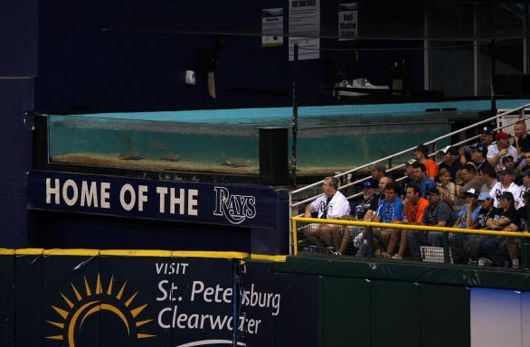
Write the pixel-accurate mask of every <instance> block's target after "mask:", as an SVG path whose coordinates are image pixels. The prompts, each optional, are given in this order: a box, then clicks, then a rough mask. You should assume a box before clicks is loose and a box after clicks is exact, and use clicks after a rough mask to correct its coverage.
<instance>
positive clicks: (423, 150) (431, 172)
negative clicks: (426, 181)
mask: <svg viewBox="0 0 530 347" xmlns="http://www.w3.org/2000/svg"><path fill="white" fill-rule="evenodd" d="M414 156H415V159H416V160H417V161H418V162H419V163H421V164H423V165H425V169H426V172H427V176H428V177H429V178H430V179H431V180H434V179H435V178H436V177H437V176H438V164H436V162H435V161H434V160H432V159H429V148H428V147H427V146H425V145H419V146H418V147H416V149H415V150H414Z"/></svg>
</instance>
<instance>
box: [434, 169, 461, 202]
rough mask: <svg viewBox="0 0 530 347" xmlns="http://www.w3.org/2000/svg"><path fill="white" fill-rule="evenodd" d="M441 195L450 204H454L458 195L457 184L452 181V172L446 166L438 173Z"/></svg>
mask: <svg viewBox="0 0 530 347" xmlns="http://www.w3.org/2000/svg"><path fill="white" fill-rule="evenodd" d="M436 186H437V187H438V189H439V190H440V196H441V198H442V200H443V201H445V202H446V203H447V204H448V205H449V206H451V207H452V206H453V204H454V201H455V195H456V185H455V184H454V183H453V182H451V174H450V173H449V171H448V170H447V169H446V168H441V169H440V171H439V173H438V183H437V184H436Z"/></svg>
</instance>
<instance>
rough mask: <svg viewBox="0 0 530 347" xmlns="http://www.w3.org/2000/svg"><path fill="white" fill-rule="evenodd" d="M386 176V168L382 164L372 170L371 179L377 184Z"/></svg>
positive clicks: (376, 165)
mask: <svg viewBox="0 0 530 347" xmlns="http://www.w3.org/2000/svg"><path fill="white" fill-rule="evenodd" d="M385 176H386V166H385V164H383V163H377V164H375V165H374V167H373V168H372V179H373V180H375V181H376V182H377V183H379V181H380V180H381V178H383V177H385Z"/></svg>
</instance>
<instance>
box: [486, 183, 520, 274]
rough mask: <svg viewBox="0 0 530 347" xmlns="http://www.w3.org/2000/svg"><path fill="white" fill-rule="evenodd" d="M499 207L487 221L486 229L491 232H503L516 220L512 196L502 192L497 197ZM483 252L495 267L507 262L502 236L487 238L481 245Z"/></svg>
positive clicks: (504, 241)
mask: <svg viewBox="0 0 530 347" xmlns="http://www.w3.org/2000/svg"><path fill="white" fill-rule="evenodd" d="M499 206H500V208H499V209H498V210H497V213H496V215H495V216H494V217H493V219H488V220H487V222H486V227H487V228H488V229H492V230H505V229H506V228H507V227H508V226H509V225H510V224H512V223H514V222H515V221H516V218H517V211H516V210H515V201H514V197H513V194H512V193H510V192H507V191H506V192H504V193H502V194H501V195H500V196H499ZM483 248H484V252H485V253H486V255H487V257H488V258H489V259H490V260H491V261H492V262H493V263H494V264H495V265H496V266H504V265H505V263H506V262H507V260H508V254H507V251H506V239H505V237H503V236H492V237H488V238H487V240H486V241H484V243H483Z"/></svg>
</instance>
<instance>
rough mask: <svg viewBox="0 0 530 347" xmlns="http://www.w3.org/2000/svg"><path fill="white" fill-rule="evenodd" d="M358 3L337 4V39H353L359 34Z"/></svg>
mask: <svg viewBox="0 0 530 347" xmlns="http://www.w3.org/2000/svg"><path fill="white" fill-rule="evenodd" d="M358 9H359V5H358V4H357V3H356V2H351V3H346V4H339V21H338V23H339V28H338V29H339V32H338V36H339V41H347V40H354V39H355V38H357V36H358V35H359V11H358Z"/></svg>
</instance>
